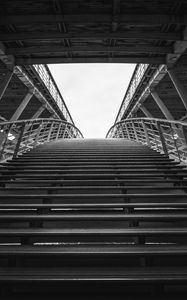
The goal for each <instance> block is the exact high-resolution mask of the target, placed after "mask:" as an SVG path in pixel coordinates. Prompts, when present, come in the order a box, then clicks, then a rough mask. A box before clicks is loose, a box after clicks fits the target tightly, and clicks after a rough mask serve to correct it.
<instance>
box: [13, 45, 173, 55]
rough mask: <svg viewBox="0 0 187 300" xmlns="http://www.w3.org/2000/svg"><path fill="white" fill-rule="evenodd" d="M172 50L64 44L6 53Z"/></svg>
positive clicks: (166, 51)
mask: <svg viewBox="0 0 187 300" xmlns="http://www.w3.org/2000/svg"><path fill="white" fill-rule="evenodd" d="M171 51H172V47H168V46H164V47H163V46H149V45H147V46H144V45H135V46H133V47H132V46H127V45H125V46H124V45H116V46H115V47H110V46H79V47H65V46H41V47H38V46H34V47H23V48H9V49H8V50H7V53H8V54H13V55H26V54H32V53H49V52H52V53H62V52H65V53H66V52H81V53H82V52H123V53H124V54H125V53H126V54H128V53H150V52H151V53H155V54H166V53H168V52H171Z"/></svg>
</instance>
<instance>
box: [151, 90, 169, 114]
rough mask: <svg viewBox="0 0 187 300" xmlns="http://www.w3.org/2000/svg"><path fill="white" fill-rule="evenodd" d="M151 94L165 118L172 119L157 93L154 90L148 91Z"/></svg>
mask: <svg viewBox="0 0 187 300" xmlns="http://www.w3.org/2000/svg"><path fill="white" fill-rule="evenodd" d="M150 93H151V96H152V97H153V99H154V100H155V102H156V103H157V105H158V106H159V108H160V110H161V111H162V112H163V114H164V116H165V117H166V119H167V120H174V118H173V116H172V114H171V113H170V111H169V110H168V108H167V107H166V105H165V104H164V102H163V101H162V100H161V99H160V97H159V95H158V94H157V92H155V91H150Z"/></svg>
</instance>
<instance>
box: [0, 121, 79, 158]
mask: <svg viewBox="0 0 187 300" xmlns="http://www.w3.org/2000/svg"><path fill="white" fill-rule="evenodd" d="M72 138H83V135H82V133H81V132H80V131H79V129H78V128H76V127H75V126H74V125H73V124H71V123H68V122H66V121H62V120H56V119H35V120H24V121H23V120H21V121H16V122H3V123H0V161H5V160H7V159H10V158H15V157H17V156H18V155H21V154H23V153H25V152H27V151H29V150H31V149H32V148H34V147H36V146H38V145H40V144H43V143H46V142H50V141H56V140H58V139H72Z"/></svg>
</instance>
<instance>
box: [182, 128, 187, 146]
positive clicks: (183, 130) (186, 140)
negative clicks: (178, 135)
mask: <svg viewBox="0 0 187 300" xmlns="http://www.w3.org/2000/svg"><path fill="white" fill-rule="evenodd" d="M186 126H187V125H186ZM181 129H182V133H183V136H184V140H185V143H186V146H187V127H184V126H181Z"/></svg>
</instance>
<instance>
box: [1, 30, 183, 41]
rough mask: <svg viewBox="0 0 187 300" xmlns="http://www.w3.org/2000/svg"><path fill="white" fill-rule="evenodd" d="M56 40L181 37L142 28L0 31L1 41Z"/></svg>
mask: <svg viewBox="0 0 187 300" xmlns="http://www.w3.org/2000/svg"><path fill="white" fill-rule="evenodd" d="M46 39H50V40H57V39H86V40H95V39H96V40H97V39H129V40H134V39H138V40H145V39H146V40H158V41H161V40H168V41H178V40H181V39H182V34H181V33H180V32H159V31H151V34H150V32H144V31H142V30H133V31H130V30H129V31H125V32H102V33H98V32H97V33H96V32H90V31H89V32H80V33H71V32H69V33H64V32H29V34H28V32H23V33H1V34H0V40H1V41H2V42H9V41H17V40H21V41H26V40H46Z"/></svg>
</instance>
